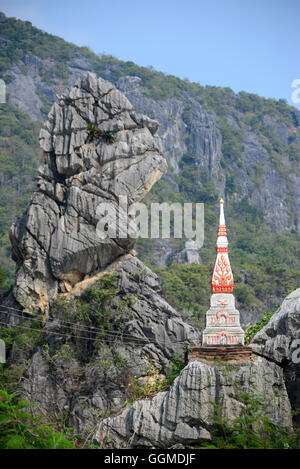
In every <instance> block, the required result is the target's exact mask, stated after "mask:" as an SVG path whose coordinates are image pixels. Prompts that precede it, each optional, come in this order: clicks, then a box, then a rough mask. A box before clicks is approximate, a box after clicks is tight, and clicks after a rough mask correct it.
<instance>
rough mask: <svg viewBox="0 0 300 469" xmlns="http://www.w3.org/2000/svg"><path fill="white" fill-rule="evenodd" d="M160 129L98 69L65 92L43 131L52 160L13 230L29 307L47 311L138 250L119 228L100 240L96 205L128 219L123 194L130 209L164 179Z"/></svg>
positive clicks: (21, 289) (20, 286) (18, 283)
mask: <svg viewBox="0 0 300 469" xmlns="http://www.w3.org/2000/svg"><path fill="white" fill-rule="evenodd" d="M157 127H158V124H157V122H156V121H153V120H151V119H149V118H148V117H146V116H144V115H137V114H136V113H135V112H134V111H133V108H132V105H131V104H130V102H129V101H128V100H127V98H125V96H124V95H123V94H122V93H121V92H119V91H118V90H117V89H116V88H115V87H114V86H113V85H112V84H111V83H109V82H107V81H105V80H103V79H101V78H97V77H96V75H94V74H92V73H88V74H87V75H86V76H84V77H83V78H81V79H79V80H78V81H77V82H76V84H75V86H74V87H73V88H72V89H71V90H70V91H69V92H65V93H64V94H62V95H61V96H59V97H58V101H57V102H56V103H55V104H54V105H53V106H52V108H51V111H50V113H49V115H48V120H47V121H46V123H45V125H44V128H43V129H42V130H41V132H40V145H41V148H42V150H43V154H44V159H45V164H44V166H41V167H40V168H39V175H38V181H37V184H38V190H37V191H36V192H35V193H34V194H33V196H32V198H31V201H30V205H29V208H28V210H27V213H26V214H25V215H24V216H23V217H21V218H19V219H17V220H16V221H15V222H14V223H13V225H12V227H11V231H10V239H11V243H12V247H13V258H14V260H15V261H16V262H17V271H16V280H15V286H14V290H13V294H14V296H15V298H16V300H17V301H18V302H19V303H20V304H21V305H22V306H23V307H25V308H32V309H37V308H39V309H41V310H42V311H47V310H48V306H49V301H51V299H53V298H54V297H55V296H56V295H57V293H60V292H62V293H63V292H67V291H70V290H71V289H72V288H73V286H74V285H75V284H76V283H78V282H79V281H81V280H83V279H84V278H85V277H86V276H90V275H92V274H94V273H95V272H96V271H97V270H99V269H102V268H104V267H105V266H106V265H108V264H109V263H111V262H113V261H114V260H115V259H116V258H117V257H119V256H121V255H123V254H124V253H126V252H129V250H130V249H131V248H132V246H133V245H134V242H135V239H134V236H131V237H130V236H127V234H126V233H125V235H124V233H121V232H120V231H119V230H118V232H117V233H116V236H115V237H114V238H113V239H112V238H106V239H101V238H100V237H99V235H98V234H97V231H96V226H97V223H98V221H99V215H97V207H98V206H99V204H100V203H102V202H106V203H110V204H112V205H113V206H114V208H115V211H116V214H117V216H120V217H121V218H122V216H123V215H124V213H125V211H126V209H125V208H124V207H122V206H121V207H120V204H119V197H120V196H126V197H127V203H128V206H129V208H130V206H131V205H132V204H133V203H135V202H138V201H140V200H141V199H142V198H143V197H144V195H145V194H146V193H147V192H148V191H149V190H150V188H151V186H152V185H153V184H154V183H155V182H156V181H157V180H158V179H159V178H160V177H161V176H162V174H163V173H164V172H165V170H166V162H165V159H164V157H163V156H162V154H161V152H160V150H159V148H158V145H157V143H156V141H155V139H154V137H153V135H154V134H155V132H156V130H157ZM109 216H111V218H112V217H113V213H112V211H111V210H110V212H109Z"/></svg>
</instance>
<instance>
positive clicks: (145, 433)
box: [95, 357, 292, 448]
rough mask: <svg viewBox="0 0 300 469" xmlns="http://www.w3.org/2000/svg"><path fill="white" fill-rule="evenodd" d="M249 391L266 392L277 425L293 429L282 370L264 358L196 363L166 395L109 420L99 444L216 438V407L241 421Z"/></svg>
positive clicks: (158, 444)
mask: <svg viewBox="0 0 300 469" xmlns="http://www.w3.org/2000/svg"><path fill="white" fill-rule="evenodd" d="M238 386H240V387H241V388H242V390H243V392H248V393H258V394H262V395H263V396H264V397H265V399H266V410H267V409H268V408H269V409H268V410H269V411H270V415H271V418H272V419H273V421H274V422H275V423H276V424H280V425H283V426H284V427H286V428H287V429H291V426H292V421H291V408H290V403H289V400H288V396H287V393H286V389H285V385H284V377H283V372H282V370H281V368H280V367H279V366H277V365H275V364H274V363H271V362H268V361H267V360H265V359H264V358H261V357H257V358H256V359H255V362H253V363H251V364H250V363H248V364H244V365H239V366H234V367H228V366H227V367H226V366H221V365H209V364H206V363H203V362H198V361H194V362H190V363H189V364H188V365H187V366H186V367H185V368H184V369H183V371H182V372H181V374H180V375H179V377H177V378H176V379H175V381H174V383H173V384H172V386H171V387H170V389H169V390H168V391H166V392H160V393H158V394H157V395H156V396H155V397H153V398H152V399H146V400H140V401H137V402H135V403H134V404H133V405H132V406H128V407H127V408H126V409H125V410H124V411H123V412H122V413H121V414H119V415H117V416H115V417H111V418H107V419H105V420H103V421H102V422H101V423H100V425H99V427H98V429H97V432H96V433H95V441H96V442H98V443H100V444H101V443H102V444H103V443H104V445H105V447H112V448H147V447H148V448H170V447H171V446H173V445H176V444H178V443H181V444H183V445H187V446H188V445H197V444H199V443H200V442H201V441H203V440H210V438H211V433H210V431H211V429H212V422H213V420H212V417H213V414H214V404H218V405H220V406H221V408H222V415H223V416H224V417H225V418H226V419H229V420H233V419H234V418H236V417H238V415H239V411H240V409H241V406H242V405H243V404H242V403H241V402H240V401H239V397H238V396H239V392H238V388H237V387H238Z"/></svg>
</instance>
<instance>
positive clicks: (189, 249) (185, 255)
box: [172, 240, 202, 264]
mask: <svg viewBox="0 0 300 469" xmlns="http://www.w3.org/2000/svg"><path fill="white" fill-rule="evenodd" d="M172 262H175V263H176V264H202V262H201V257H200V254H199V249H198V248H197V246H196V243H195V242H194V241H193V240H189V241H187V242H186V244H185V248H184V249H183V250H182V251H180V252H178V253H177V254H175V256H173V258H172Z"/></svg>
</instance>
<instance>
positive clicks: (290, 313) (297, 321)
mask: <svg viewBox="0 0 300 469" xmlns="http://www.w3.org/2000/svg"><path fill="white" fill-rule="evenodd" d="M250 346H251V347H252V349H253V350H254V351H255V352H256V353H258V354H259V355H261V356H263V357H266V358H267V359H268V360H270V361H273V362H275V363H278V364H279V365H280V366H281V367H282V368H283V369H284V373H285V378H286V386H287V389H288V391H289V396H290V400H291V403H292V406H293V408H294V409H295V410H296V409H300V288H297V289H296V290H294V291H293V292H292V293H290V294H289V295H288V296H287V297H286V298H285V299H284V301H283V302H282V304H281V306H280V308H279V309H278V310H277V311H276V312H275V313H274V315H273V316H272V317H271V319H270V321H269V322H268V324H267V325H266V326H264V327H263V328H262V329H261V330H260V331H259V332H258V333H257V334H256V335H255V336H254V338H253V340H252V343H251V344H250Z"/></svg>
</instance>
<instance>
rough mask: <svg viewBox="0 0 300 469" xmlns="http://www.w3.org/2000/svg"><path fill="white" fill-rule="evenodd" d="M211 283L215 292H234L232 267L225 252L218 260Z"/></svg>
mask: <svg viewBox="0 0 300 469" xmlns="http://www.w3.org/2000/svg"><path fill="white" fill-rule="evenodd" d="M211 285H212V292H213V293H232V290H233V276H232V272H231V267H230V264H229V260H228V259H227V257H225V256H224V255H223V254H221V256H219V257H218V258H217V260H216V264H215V268H214V273H213V277H212V282H211Z"/></svg>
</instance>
